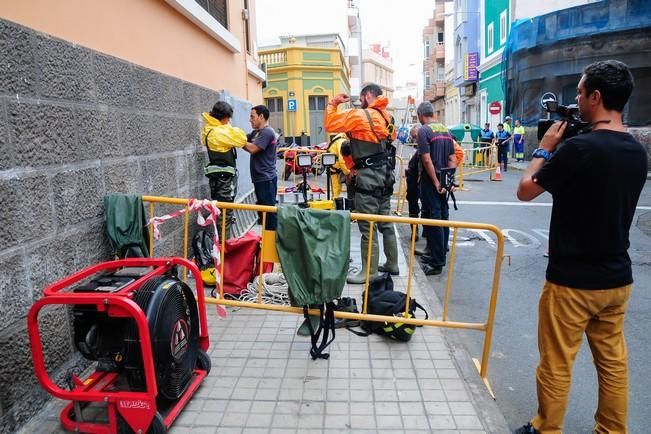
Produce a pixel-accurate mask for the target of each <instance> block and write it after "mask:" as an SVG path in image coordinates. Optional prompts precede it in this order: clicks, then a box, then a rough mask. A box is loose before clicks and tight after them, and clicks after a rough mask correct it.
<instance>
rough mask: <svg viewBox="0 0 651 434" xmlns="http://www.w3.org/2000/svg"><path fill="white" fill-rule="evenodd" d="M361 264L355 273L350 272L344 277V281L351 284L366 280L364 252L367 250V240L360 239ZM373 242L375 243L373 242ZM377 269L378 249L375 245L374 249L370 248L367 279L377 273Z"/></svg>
mask: <svg viewBox="0 0 651 434" xmlns="http://www.w3.org/2000/svg"><path fill="white" fill-rule="evenodd" d="M361 244H362V246H361V247H362V249H361V250H362V266H361V268H360V270H359V271H358V272H357V273H355V274H350V275H348V277H347V278H346V282H348V283H352V284H361V283H364V282H366V252H367V246H368V242H364V240H363V239H362V243H361ZM374 244H375V243H374ZM377 271H378V251H377V247H376V248H375V249H372V250H371V272H370V274H369V279H372V278H373V277H375V276H376V275H377Z"/></svg>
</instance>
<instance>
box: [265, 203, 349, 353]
mask: <svg viewBox="0 0 651 434" xmlns="http://www.w3.org/2000/svg"><path fill="white" fill-rule="evenodd" d="M276 249H277V250H278V257H279V258H280V264H281V265H282V267H283V272H284V274H285V277H286V279H287V284H288V285H289V295H290V300H291V303H292V306H299V307H303V314H304V316H305V318H306V320H308V321H307V323H308V326H309V328H310V336H311V338H312V349H311V350H310V355H311V356H312V359H317V358H322V359H327V358H328V356H329V354H324V353H323V350H324V349H325V347H327V346H328V345H329V344H330V343H331V342H332V340H334V334H335V331H334V330H335V329H334V303H333V301H334V300H336V299H338V298H339V297H340V296H341V292H342V291H343V289H344V285H345V284H346V275H347V274H348V258H349V257H350V213H349V212H348V211H324V210H319V209H313V208H305V209H303V208H299V207H295V206H282V207H278V227H277V229H276ZM315 306H318V307H319V311H320V319H319V327H318V329H317V330H314V329H313V327H312V325H311V322H310V321H309V315H308V308H309V307H315ZM324 306H325V312H324ZM322 332H323V340H322V341H321V344H318V340H319V337H320V335H321V333H322ZM330 332H332V339H331V340H330V341H328V334H329V333H330Z"/></svg>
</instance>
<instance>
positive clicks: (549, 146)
mask: <svg viewBox="0 0 651 434" xmlns="http://www.w3.org/2000/svg"><path fill="white" fill-rule="evenodd" d="M565 128H567V122H565V121H560V122H554V123H553V124H552V126H551V127H549V129H548V130H547V132H546V133H545V135H544V136H543V138H542V140H541V141H540V143H539V144H538V147H540V148H542V149H544V150H545V151H547V152H550V153H551V152H554V151H555V150H556V147H557V146H558V144H559V143H561V142H562V141H563V133H565Z"/></svg>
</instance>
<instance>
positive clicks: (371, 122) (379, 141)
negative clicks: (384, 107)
mask: <svg viewBox="0 0 651 434" xmlns="http://www.w3.org/2000/svg"><path fill="white" fill-rule="evenodd" d="M362 110H363V111H364V114H365V115H366V120H368V124H369V126H370V127H371V132H372V133H373V135H374V136H375V138H376V139H377V142H378V143H379V144H382V139H380V136H378V135H377V133H376V132H375V127H374V125H373V119H371V114H370V113H369V112H368V110H366V109H362ZM378 111H379V110H378ZM380 116H382V112H380ZM382 119H384V116H382ZM384 121H385V122H386V121H387V120H386V119H384Z"/></svg>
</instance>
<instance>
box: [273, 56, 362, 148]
mask: <svg viewBox="0 0 651 434" xmlns="http://www.w3.org/2000/svg"><path fill="white" fill-rule="evenodd" d="M326 56H327V60H325V58H326ZM306 57H307V58H308V59H309V58H310V57H313V58H314V59H317V60H313V61H311V60H306ZM318 59H323V60H318ZM260 60H261V62H264V63H266V64H267V88H266V89H264V91H263V97H264V98H278V97H280V98H282V100H283V127H282V128H283V132H284V136H285V137H291V136H294V137H299V136H300V135H301V132H305V134H306V135H307V136H310V134H311V131H310V119H309V98H310V96H325V98H326V103H327V101H329V100H330V99H331V98H332V97H333V96H334V95H336V94H338V93H349V92H350V82H349V69H348V65H347V64H346V62H345V60H344V59H343V57H342V56H341V51H340V50H339V49H338V48H312V47H285V48H277V49H271V50H260ZM325 74H329V77H327V78H326V77H325ZM289 92H294V96H292V97H290V96H289ZM288 99H296V103H297V107H296V112H288V111H287V100H288Z"/></svg>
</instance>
